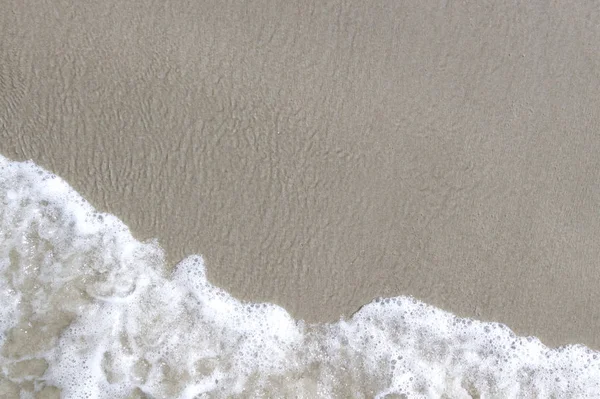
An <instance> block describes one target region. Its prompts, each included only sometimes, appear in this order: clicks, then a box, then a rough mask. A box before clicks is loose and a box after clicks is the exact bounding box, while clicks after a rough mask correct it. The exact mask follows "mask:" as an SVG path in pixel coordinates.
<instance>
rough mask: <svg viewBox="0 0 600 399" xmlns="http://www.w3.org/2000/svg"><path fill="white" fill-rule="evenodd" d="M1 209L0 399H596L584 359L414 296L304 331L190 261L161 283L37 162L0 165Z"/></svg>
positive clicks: (150, 262)
mask: <svg viewBox="0 0 600 399" xmlns="http://www.w3.org/2000/svg"><path fill="white" fill-rule="evenodd" d="M0 197H1V198H2V205H1V208H0V217H1V219H2V221H1V225H0V239H1V241H0V347H1V350H0V367H1V368H0V397H34V396H35V395H38V394H48V393H49V392H51V391H52V390H54V391H53V392H54V393H56V392H58V391H57V390H56V389H58V390H60V392H61V394H62V397H65V398H126V397H144V395H146V396H147V397H155V398H190V399H191V398H199V397H205V396H203V395H208V396H206V397H228V396H234V397H236V396H242V397H261V396H263V397H344V398H345V397H381V398H382V397H386V395H391V394H397V395H401V394H404V395H406V396H407V397H411V398H412V397H415V398H421V397H423V398H439V397H449V398H470V397H486V398H487V397H494V398H495V397H498V398H511V397H553V396H554V397H560V398H563V397H564V398H584V397H600V357H599V353H598V352H594V351H591V350H590V349H588V348H585V347H584V346H581V345H573V346H568V347H563V348H559V349H549V348H547V347H546V346H544V345H543V344H542V343H541V342H540V341H539V340H537V339H536V338H531V337H529V338H524V337H517V336H515V334H513V333H512V332H511V331H510V330H509V329H508V328H507V327H505V326H503V325H501V324H497V323H484V322H479V321H476V320H469V319H461V318H458V317H455V316H454V315H452V314H450V313H447V312H444V311H442V310H439V309H436V308H434V307H431V306H428V305H426V304H424V303H422V302H419V301H416V300H414V299H412V298H408V297H398V298H388V299H382V300H379V301H375V302H373V303H371V304H369V305H367V306H365V307H363V308H362V309H361V310H360V311H359V312H358V313H357V314H355V315H354V316H353V317H352V318H351V319H350V320H341V321H339V322H338V323H335V324H324V325H305V324H304V323H303V322H301V321H296V320H294V319H292V318H291V317H290V315H289V314H288V313H287V312H286V311H285V310H284V309H282V308H281V307H278V306H276V305H273V304H258V303H242V302H240V301H238V300H236V299H235V298H233V297H231V296H230V295H229V294H228V293H226V292H225V291H223V290H221V289H219V288H218V287H215V286H213V285H211V284H210V283H209V282H208V281H207V279H206V276H205V273H204V264H203V261H202V258H201V257H200V256H191V257H189V258H187V259H186V260H185V261H183V262H182V263H181V264H179V265H178V266H177V268H176V269H175V271H174V272H173V273H171V274H170V275H169V274H168V273H167V272H166V270H165V264H164V256H163V252H162V250H161V249H160V247H159V245H158V244H157V243H156V242H146V243H142V242H139V241H136V240H135V239H134V238H133V237H132V236H131V234H130V232H129V230H128V228H127V227H126V226H125V225H124V224H123V223H122V222H120V221H119V220H118V219H117V218H115V217H114V216H112V215H109V214H103V213H98V212H97V211H95V210H94V209H93V208H92V207H91V206H90V205H89V204H88V203H87V202H86V201H85V200H84V199H83V198H81V197H80V196H79V195H78V194H77V193H76V192H75V191H74V190H72V189H71V188H70V187H69V186H68V185H67V184H66V183H65V182H64V181H63V180H61V179H60V178H58V177H56V176H54V175H52V174H50V173H49V172H46V171H44V170H42V169H41V168H39V167H37V166H36V165H35V164H33V163H31V162H27V163H17V162H10V161H8V160H7V159H5V158H3V157H1V156H0ZM52 387H55V388H52ZM136 395H137V396H136Z"/></svg>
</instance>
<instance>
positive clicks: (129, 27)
mask: <svg viewBox="0 0 600 399" xmlns="http://www.w3.org/2000/svg"><path fill="white" fill-rule="evenodd" d="M0 7H1V9H2V12H0V153H2V154H4V155H5V156H8V157H10V158H13V159H33V160H34V161H35V162H36V163H38V164H40V165H42V166H43V167H45V168H48V169H50V170H52V171H53V172H55V173H57V174H58V175H60V176H62V177H63V178H65V179H66V180H67V181H68V182H69V183H70V184H71V185H73V186H74V187H75V189H76V190H77V191H79V192H80V193H81V194H82V195H83V196H84V197H85V198H87V199H88V200H89V201H90V202H91V203H92V204H93V205H94V206H96V207H97V208H99V209H100V210H103V211H107V212H111V213H114V214H116V215H117V216H118V217H119V218H121V219H122V220H123V221H124V222H125V223H126V224H127V225H129V226H130V227H131V228H132V230H133V231H134V234H135V235H136V236H137V237H139V238H141V239H149V238H153V237H156V238H158V240H159V241H160V243H161V244H162V245H163V247H164V248H165V250H166V252H167V254H168V259H169V262H170V263H171V264H175V263H176V262H177V261H178V260H180V259H181V258H183V257H184V256H185V255H188V254H193V253H201V254H203V255H204V257H205V259H206V262H207V267H208V274H209V278H210V279H211V280H212V281H213V282H214V283H215V284H217V285H219V286H221V287H223V288H225V289H227V290H229V291H230V292H232V293H233V294H234V295H236V296H238V297H240V298H243V299H249V300H253V301H273V302H276V303H278V304H281V305H282V306H284V307H285V308H286V309H288V310H289V311H290V312H291V313H292V314H293V315H294V316H295V317H298V318H304V319H306V320H308V321H333V320H336V319H337V318H338V317H340V316H341V315H345V316H349V315H350V314H352V313H353V312H354V311H355V310H357V309H358V308H359V307H360V306H361V305H363V304H365V303H367V302H370V301H371V300H372V299H373V298H374V297H377V296H396V295H408V294H410V295H414V296H416V297H418V298H419V299H422V300H424V301H426V302H428V303H431V304H433V305H436V306H439V307H441V308H444V309H447V310H450V311H452V312H454V313H457V314H459V315H463V316H469V317H476V318H479V319H484V320H495V321H500V322H504V323H507V324H508V325H509V326H510V327H511V328H512V329H513V330H515V331H516V332H518V333H519V334H524V335H536V336H538V337H540V338H541V339H542V340H543V341H544V342H546V343H548V344H551V345H558V344H565V343H575V342H580V343H585V344H587V345H591V346H592V347H595V348H600V305H599V304H600V273H599V272H598V270H599V267H600V261H599V259H600V245H599V243H600V8H599V7H598V5H597V2H595V1H591V0H589V1H580V2H552V3H548V2H545V1H537V0H536V1H523V2H519V3H517V2H512V1H511V2H508V1H506V2H491V1H490V2H479V1H471V2H465V1H451V0H448V1H383V2H367V1H358V0H357V1H354V0H352V1H332V2H331V1H322V2H309V1H298V2H297V1H287V2H264V1H263V2H225V1H221V0H218V1H198V0H186V1H176V2H168V1H118V0H102V1H91V0H85V1H81V0H77V1H75V0H65V1H50V2H37V1H26V0H25V1H24V0H13V1H10V0H1V1H0Z"/></svg>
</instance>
